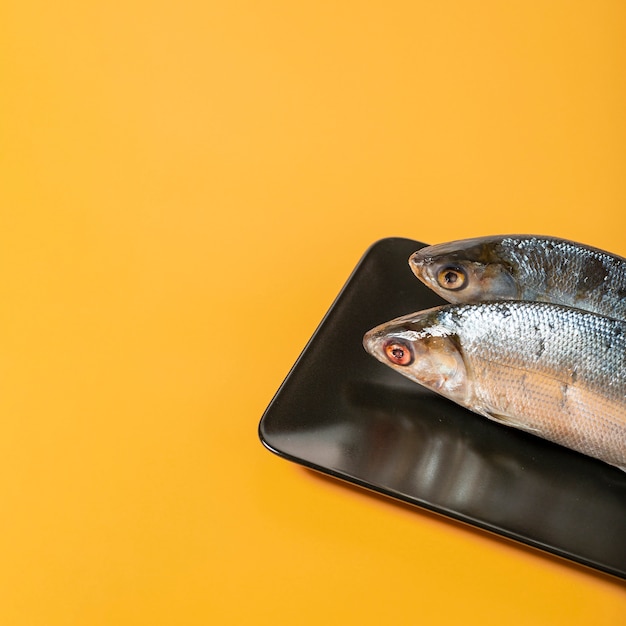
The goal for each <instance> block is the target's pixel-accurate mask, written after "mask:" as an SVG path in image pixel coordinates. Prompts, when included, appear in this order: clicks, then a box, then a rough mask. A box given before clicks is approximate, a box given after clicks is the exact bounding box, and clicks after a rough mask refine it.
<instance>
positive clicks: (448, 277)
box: [437, 265, 467, 291]
mask: <svg viewBox="0 0 626 626" xmlns="http://www.w3.org/2000/svg"><path fill="white" fill-rule="evenodd" d="M437 282H438V283H439V284H440V285H441V286H442V287H443V288H444V289H449V290H450V291H456V290H457V289H463V287H465V285H466V283H467V272H466V271H465V270H464V269H463V268H462V267H458V266H456V265H448V266H446V267H444V268H443V269H441V270H439V273H438V274H437Z"/></svg>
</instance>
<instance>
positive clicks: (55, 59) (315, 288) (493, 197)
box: [0, 0, 626, 626]
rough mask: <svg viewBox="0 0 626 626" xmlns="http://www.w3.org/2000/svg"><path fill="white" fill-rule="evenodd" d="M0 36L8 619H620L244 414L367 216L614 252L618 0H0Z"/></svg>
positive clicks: (438, 231)
mask: <svg viewBox="0 0 626 626" xmlns="http://www.w3.org/2000/svg"><path fill="white" fill-rule="evenodd" d="M0 64H1V71H0V87H1V89H0V94H1V97H0V178H1V180H0V208H1V211H0V238H1V242H0V268H1V273H2V280H1V285H2V290H1V294H0V298H1V301H2V305H1V306H0V381H1V390H0V503H1V505H2V516H1V518H0V623H1V624H3V625H4V624H6V625H11V626H21V625H28V626H34V625H35V626H36V625H46V626H56V625H60V624H64V625H65V624H72V625H73V624H76V625H81V626H82V625H88V626H92V625H93V626H97V625H105V624H106V625H110V624H115V625H117V626H121V625H125V624H132V625H140V624H146V625H150V626H157V625H160V624H177V625H179V624H183V625H195V624H198V625H200V624H202V625H205V624H270V623H279V624H305V623H311V624H359V625H363V624H415V623H420V624H433V623H437V624H461V623H462V624H470V625H471V624H481V625H489V624H494V625H501V624H531V623H532V624H567V625H568V626H576V625H579V624H580V625H582V624H585V625H587V624H594V625H596V626H603V625H606V624H624V623H625V622H626V585H625V584H623V583H621V582H619V581H617V580H614V579H610V578H608V577H605V576H602V575H598V574H595V573H593V572H591V571H589V570H585V569H583V568H579V567H576V566H572V565H570V564H567V563H565V562H562V561H559V560H556V559H553V558H550V557H547V556H544V555H543V554H540V553H536V552H533V551H530V550H527V549H524V548H522V547H518V546H516V545H513V544H510V543H507V542H503V541H499V540H497V539H494V538H492V537H489V536H487V535H485V534H483V533H480V532H476V531H471V530H468V529H466V528H464V527H461V526H458V525H456V524H453V523H449V522H446V521H444V520H441V519H439V518H436V517H434V516H431V515H428V514H424V513H421V512H419V511H417V510H414V509H411V508H408V507H405V506H402V505H397V504H394V503H393V502H390V501H387V500H383V499H381V498H377V497H374V496H371V495H368V494H367V493H365V492H361V491H358V490H354V489H350V488H347V487H344V486H342V485H340V484H338V483H335V482H333V481H330V480H324V479H322V478H318V477H316V476H314V475H312V474H310V473H308V472H306V471H305V470H302V469H300V468H299V467H297V466H295V465H292V464H290V463H288V462H286V461H283V460H281V459H279V458H277V457H275V456H274V455H272V454H270V453H269V452H267V451H266V450H265V449H264V448H263V447H262V446H261V444H260V443H259V441H258V439H257V432H256V429H257V424H258V420H259V418H260V417H261V414H262V412H263V410H264V408H265V406H266V405H267V403H268V402H269V400H270V399H271V397H272V395H273V394H274V392H275V390H276V389H277V387H278V385H279V384H280V382H281V381H282V379H283V378H284V376H285V375H286V373H287V371H288V370H289V368H290V366H291V364H292V363H293V361H294V360H295V358H296V357H297V355H298V354H299V352H300V350H301V349H302V347H303V346H304V344H305V342H306V341H307V339H308V338H309V336H310V335H311V333H312V332H313V330H314V329H315V327H316V326H317V324H318V322H319V321H320V319H321V318H322V316H323V314H324V313H325V311H326V310H327V308H328V306H329V305H330V303H331V302H332V300H333V298H334V297H335V295H336V294H337V292H338V291H339V289H340V287H341V286H342V284H343V283H344V281H345V279H346V278H347V276H348V274H349V273H350V271H351V270H352V268H353V266H354V265H355V263H356V262H357V260H358V259H359V257H360V256H361V254H362V253H363V252H364V250H365V249H366V248H367V246H369V244H371V243H372V242H373V241H375V240H377V239H379V238H382V237H386V236H392V235H395V236H405V237H414V238H416V239H420V240H422V241H426V242H433V243H434V242H438V241H444V240H448V239H453V238H458V237H469V236H475V235H481V234H488V233H496V232H536V233H545V234H553V235H560V236H565V237H570V238H573V239H577V240H581V241H585V242H588V243H590V244H594V245H598V246H600V247H604V248H607V249H610V250H613V251H615V252H617V253H620V254H626V238H625V234H624V233H625V222H626V219H625V217H624V216H625V207H626V202H625V201H626V176H625V173H626V116H625V115H624V111H625V107H626V80H625V79H624V77H625V76H626V4H625V3H624V2H622V1H621V0H616V1H614V2H609V1H599V0H594V1H588V2H582V1H579V2H574V1H570V0H566V1H561V2H558V1H556V0H554V1H552V0H550V1H546V0H541V1H537V2H529V1H520V2H496V1H493V2H480V1H478V2H461V1H457V2H426V1H421V0H420V1H408V0H407V1H401V2H387V3H380V2H354V1H350V2H348V1H341V0H340V1H339V2H326V1H322V2H313V1H309V0H306V1H304V2H290V1H287V0H283V1H270V2H260V1H259V2H252V1H248V2H245V1H237V2H228V1H222V2H213V1H211V0H208V1H206V0H205V1H201V0H193V1H189V0H183V1H179V2H164V1H162V0H157V1H156V2H141V1H140V0H125V1H124V2H121V1H117V0H114V1H113V2H110V1H107V2H104V1H96V2H77V1H74V2H72V1H71V0H60V1H59V2H42V1H38V0H8V2H4V3H3V5H2V7H1V8H0ZM596 530H597V532H598V533H601V532H602V528H598V529H596Z"/></svg>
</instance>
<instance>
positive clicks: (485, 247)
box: [409, 237, 521, 304]
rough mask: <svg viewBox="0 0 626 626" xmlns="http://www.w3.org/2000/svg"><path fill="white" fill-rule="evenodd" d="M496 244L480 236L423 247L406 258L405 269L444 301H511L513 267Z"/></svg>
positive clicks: (517, 289)
mask: <svg viewBox="0 0 626 626" xmlns="http://www.w3.org/2000/svg"><path fill="white" fill-rule="evenodd" d="M499 241H500V240H499V238H490V237H481V238H476V239H465V240H461V241H453V242H450V243H443V244H437V245H434V246H426V247H425V248H422V249H421V250H418V251H417V252H414V253H413V254H412V255H411V256H410V257H409V266H410V267H411V270H412V271H413V273H414V274H415V275H416V276H417V277H418V278H419V279H420V280H421V281H422V282H423V283H424V284H425V285H426V286H427V287H429V288H430V289H432V290H433V291H434V292H435V293H437V294H438V295H440V296H441V297H442V298H444V299H445V300H447V301H448V302H453V303H455V304H459V303H463V302H474V301H480V300H515V299H518V298H519V297H520V293H521V291H520V287H519V284H518V281H517V280H516V277H515V270H514V268H513V266H512V265H511V264H509V263H507V261H506V259H505V258H503V256H502V255H501V254H500V246H499Z"/></svg>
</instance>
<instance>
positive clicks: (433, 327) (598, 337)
mask: <svg viewBox="0 0 626 626" xmlns="http://www.w3.org/2000/svg"><path fill="white" fill-rule="evenodd" d="M363 345H364V347H365V349H366V350H367V351H368V352H369V353H370V354H372V355H373V356H374V357H376V358H377V359H378V360H380V361H382V362H383V363H385V364H387V365H389V366H390V367H392V368H393V369H395V370H396V371H398V372H400V373H401V374H403V375H404V376H407V377H408V378H410V379H412V380H414V381H415V382H417V383H419V384H421V385H423V386H425V387H427V388H429V389H432V390H433V391H436V392H437V393H439V394H441V395H443V396H445V397H447V398H449V399H450V400H453V401H454V402H457V403H458V404H460V405H462V406H464V407H466V408H468V409H470V410H472V411H474V412H475V413H479V414H480V415H483V416H485V417H488V418H489V419H492V420H495V421H497V422H500V423H501V424H506V425H508V426H513V427H515V428H519V429H522V430H524V431H527V432H530V433H533V434H535V435H537V436H540V437H543V438H544V439H548V440H550V441H553V442H556V443H558V444H561V445H563V446H567V447H568V448H571V449H573V450H577V451H579V452H582V453H583V454H586V455H589V456H592V457H595V458H597V459H600V460H602V461H604V462H606V463H609V464H611V465H615V466H617V467H619V468H621V469H623V470H625V471H626V322H625V321H621V320H616V319H611V318H607V317H604V316H600V315H595V314H592V313H588V312H585V311H581V310H579V309H574V308H569V307H563V306H560V305H555V304H549V303H541V302H487V303H478V304H465V305H451V304H449V305H445V306H442V307H436V308H433V309H428V310H426V311H421V312H418V313H414V314H411V315H406V316H403V317H400V318H397V319H395V320H392V321H391V322H387V323H385V324H381V325H380V326H377V327H376V328H374V329H372V330H370V331H369V332H368V333H366V335H365V337H364V339H363Z"/></svg>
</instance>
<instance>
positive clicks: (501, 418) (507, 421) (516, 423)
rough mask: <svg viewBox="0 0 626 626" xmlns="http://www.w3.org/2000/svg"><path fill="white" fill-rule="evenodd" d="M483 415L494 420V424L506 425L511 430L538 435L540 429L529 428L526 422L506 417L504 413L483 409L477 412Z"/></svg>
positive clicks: (509, 416) (517, 418)
mask: <svg viewBox="0 0 626 626" xmlns="http://www.w3.org/2000/svg"><path fill="white" fill-rule="evenodd" d="M477 413H480V414H481V415H484V416H485V417H486V418H487V419H490V420H493V421H494V422H498V423H499V424H504V426H510V427H511V428H518V429H519V430H525V431H526V432H528V433H538V432H539V429H538V428H533V427H532V426H529V425H528V424H526V423H525V422H523V421H521V420H520V418H519V417H512V416H511V415H506V414H504V413H494V412H493V411H488V410H487V409H482V410H479V411H477Z"/></svg>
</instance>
